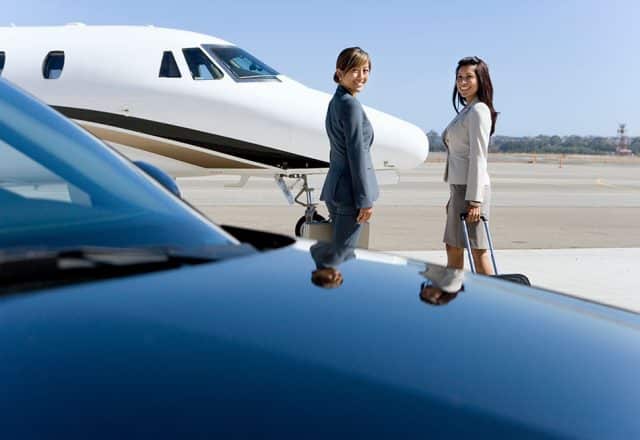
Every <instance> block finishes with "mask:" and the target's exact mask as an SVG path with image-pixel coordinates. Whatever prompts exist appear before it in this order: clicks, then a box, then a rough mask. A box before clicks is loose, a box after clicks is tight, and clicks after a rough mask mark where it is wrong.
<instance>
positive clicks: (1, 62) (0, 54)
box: [0, 52, 4, 75]
mask: <svg viewBox="0 0 640 440" xmlns="http://www.w3.org/2000/svg"><path fill="white" fill-rule="evenodd" d="M2 69H4V52H0V75H2Z"/></svg>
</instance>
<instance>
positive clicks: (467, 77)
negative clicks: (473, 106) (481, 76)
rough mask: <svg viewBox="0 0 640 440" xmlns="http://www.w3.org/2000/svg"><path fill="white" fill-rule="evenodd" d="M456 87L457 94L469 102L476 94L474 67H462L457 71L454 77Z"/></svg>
mask: <svg viewBox="0 0 640 440" xmlns="http://www.w3.org/2000/svg"><path fill="white" fill-rule="evenodd" d="M456 87H457V88H458V93H459V94H460V96H462V97H463V98H464V99H465V100H466V101H467V102H471V101H473V100H474V99H475V97H476V95H477V94H478V77H477V76H476V66H473V65H470V66H462V67H460V69H459V70H458V76H457V77H456Z"/></svg>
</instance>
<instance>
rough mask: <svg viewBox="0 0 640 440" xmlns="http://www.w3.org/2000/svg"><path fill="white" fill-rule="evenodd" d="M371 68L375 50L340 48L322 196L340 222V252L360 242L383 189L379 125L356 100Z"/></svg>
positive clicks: (337, 236) (336, 235) (337, 225)
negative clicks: (375, 153) (376, 156)
mask: <svg viewBox="0 0 640 440" xmlns="http://www.w3.org/2000/svg"><path fill="white" fill-rule="evenodd" d="M370 70H371V59H370V58H369V54H367V53H366V52H365V51H364V50H362V49H361V48H359V47H349V48H347V49H344V50H343V51H342V52H340V55H338V60H337V61H336V71H335V74H334V76H333V80H334V81H335V82H336V83H338V87H337V89H336V92H335V94H334V95H333V98H332V99H331V102H330V103H329V107H328V109H327V117H326V120H325V127H326V130H327V135H328V136H329V143H330V145H331V152H330V158H329V172H328V174H327V178H326V179H325V183H324V186H323V187H322V193H321V195H320V200H323V201H324V202H325V203H326V204H327V209H328V210H329V215H330V216H331V220H332V222H333V225H334V227H333V234H334V236H333V246H334V252H336V253H337V254H339V255H340V254H346V253H348V252H349V248H354V247H355V246H356V244H357V242H358V238H359V236H360V233H361V229H362V225H363V224H364V223H366V222H368V221H369V220H370V219H371V216H372V214H373V202H375V200H376V199H377V198H378V193H379V191H378V182H377V180H376V175H375V170H374V168H373V163H372V161H371V154H370V151H369V150H370V149H371V144H372V143H373V127H372V126H371V123H370V122H369V119H368V118H367V115H366V114H365V112H364V109H363V108H362V105H361V104H360V102H359V101H358V100H357V99H356V95H357V94H358V93H360V92H361V91H362V90H363V89H364V86H365V84H366V83H367V80H368V79H369V72H370Z"/></svg>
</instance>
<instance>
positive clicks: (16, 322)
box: [0, 80, 640, 439]
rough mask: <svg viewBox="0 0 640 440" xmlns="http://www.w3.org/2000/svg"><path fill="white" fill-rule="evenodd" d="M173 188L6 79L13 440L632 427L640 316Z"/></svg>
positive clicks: (2, 342) (0, 406) (3, 325)
mask: <svg viewBox="0 0 640 440" xmlns="http://www.w3.org/2000/svg"><path fill="white" fill-rule="evenodd" d="M149 175H151V176H152V177H153V178H152V177H150V176H149ZM159 181H160V182H163V184H161V183H159ZM167 188H169V189H172V190H173V193H172V192H171V191H170V190H169V189H167ZM175 193H177V191H176V189H175V188H173V187H172V182H171V181H170V179H167V177H166V175H163V174H162V172H160V171H158V170H154V169H153V168H152V167H148V166H145V165H140V166H137V165H135V164H132V163H131V162H129V161H128V160H127V159H125V158H123V157H122V156H120V155H119V154H118V153H116V152H115V151H113V150H112V149H110V148H109V147H107V146H105V145H104V144H103V143H101V142H100V141H98V140H97V139H95V138H94V137H92V136H91V135H89V134H87V133H86V132H85V131H83V130H82V129H80V128H78V127H77V126H76V125H75V124H74V123H72V122H70V121H68V120H66V119H65V118H64V117H62V116H60V115H59V114H58V113H56V112H55V111H53V110H52V109H50V108H48V107H46V106H44V105H42V104H40V103H39V102H38V101H36V100H35V99H34V98H32V97H30V96H28V95H26V94H24V93H23V92H21V91H19V90H17V89H16V88H14V87H13V86H11V85H10V84H9V83H7V82H5V81H2V80H0V437H1V438H2V439H27V438H36V439H43V438H55V439H69V438H79V439H95V438H109V439H117V438H136V439H137V438H154V439H160V438H171V439H196V438H198V439H199V438H207V439H210V438H249V437H250V438H296V439H297V438H337V437H340V438H373V437H387V438H513V439H522V438H556V437H557V438H600V439H601V438H610V439H634V438H635V439H637V438H640V416H639V415H638V412H639V410H640V385H638V383H637V382H636V381H637V379H638V374H639V371H640V319H639V316H638V315H635V314H632V313H628V312H625V311H621V310H617V309H613V308H608V307H604V306H601V305H598V304H593V303H589V302H586V301H581V300H577V299H574V298H571V297H567V296H563V295H560V294H556V293H553V292H548V291H543V290H539V289H534V288H528V287H524V286H520V285H516V284H512V283H508V282H505V281H501V280H496V279H493V278H489V277H482V276H474V275H471V274H468V273H466V274H464V275H463V274H462V273H457V272H451V271H448V270H446V269H443V268H441V267H438V266H435V265H431V264H428V263H423V262H417V261H410V260H405V259H402V258H399V257H392V256H386V255H383V254H376V253H372V252H356V253H355V254H353V253H351V254H349V255H350V256H351V257H353V258H350V259H347V260H346V261H344V262H343V263H341V264H340V265H339V267H337V268H333V269H334V270H335V273H333V274H331V273H328V274H324V275H326V277H328V279H323V277H321V276H320V277H319V276H317V274H318V263H317V261H314V259H313V258H312V255H311V253H310V252H309V246H310V243H309V242H304V241H294V240H293V239H291V238H288V237H284V236H280V235H275V234H269V233H262V232H257V231H251V230H246V229H240V228H233V227H230V226H222V227H220V226H216V225H215V224H213V223H212V222H210V221H209V220H208V219H207V218H205V217H204V216H203V215H202V214H200V213H199V212H197V211H196V210H194V209H193V208H192V207H190V206H189V205H188V204H187V203H185V202H184V201H182V200H181V199H180V198H179V197H177V196H176V194H175ZM329 269H331V268H329ZM333 275H336V276H333ZM326 277H325V278H326ZM327 281H329V282H327ZM326 287H333V288H332V289H329V288H326Z"/></svg>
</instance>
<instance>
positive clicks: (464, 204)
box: [442, 57, 498, 275]
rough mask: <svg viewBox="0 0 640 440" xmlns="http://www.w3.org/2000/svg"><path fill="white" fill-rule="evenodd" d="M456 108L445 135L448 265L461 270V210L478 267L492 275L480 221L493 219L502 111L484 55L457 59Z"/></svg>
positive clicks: (454, 97) (462, 261)
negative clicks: (493, 170) (492, 158)
mask: <svg viewBox="0 0 640 440" xmlns="http://www.w3.org/2000/svg"><path fill="white" fill-rule="evenodd" d="M461 106H462V109H460V107H461ZM453 108H454V110H455V111H456V113H457V115H456V117H455V118H454V119H453V121H451V123H450V124H449V125H448V126H447V128H446V129H445V130H444V132H443V133H442V139H443V141H444V144H445V145H446V147H447V165H446V168H445V175H444V180H445V182H448V183H449V188H450V196H449V201H448V202H447V224H446V227H445V233H444V243H445V246H446V250H447V266H449V267H453V268H458V269H462V267H463V266H464V247H465V245H464V237H463V232H462V223H461V221H460V214H461V213H464V212H466V213H467V214H468V217H467V224H468V225H469V236H470V237H469V239H470V244H471V249H472V255H473V260H474V262H475V266H476V268H477V271H478V272H479V273H483V274H487V275H491V274H492V273H493V269H492V267H491V264H490V261H489V256H488V254H487V248H488V238H487V237H486V234H485V231H484V228H483V227H482V225H481V224H480V222H479V220H480V216H481V215H483V216H485V217H486V218H487V219H488V218H489V204H490V200H491V182H490V179H489V173H488V171H487V155H488V149H489V139H490V137H491V135H492V134H493V132H494V131H495V127H496V118H497V116H498V113H497V112H496V111H495V109H494V108H493V85H492V84H491V77H490V76H489V67H488V66H487V64H486V63H485V62H484V61H482V60H481V59H480V58H478V57H467V58H463V59H461V60H460V61H459V62H458V66H457V68H456V84H455V86H454V88H453Z"/></svg>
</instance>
